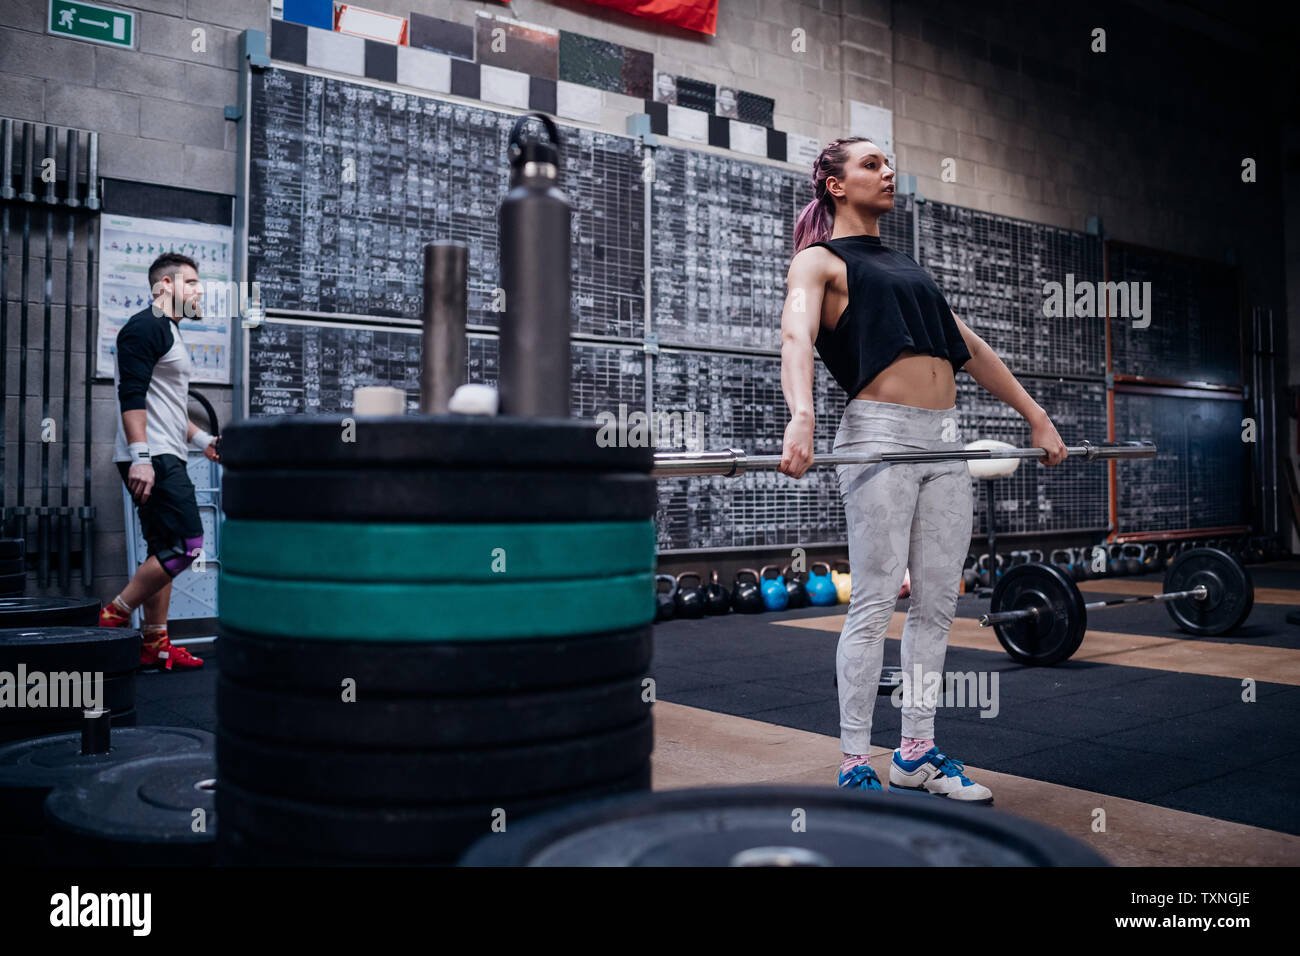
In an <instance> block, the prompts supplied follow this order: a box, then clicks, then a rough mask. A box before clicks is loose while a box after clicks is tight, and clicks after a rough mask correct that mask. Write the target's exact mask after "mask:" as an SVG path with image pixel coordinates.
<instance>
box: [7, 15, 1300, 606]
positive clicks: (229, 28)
mask: <svg viewBox="0 0 1300 956" xmlns="http://www.w3.org/2000/svg"><path fill="white" fill-rule="evenodd" d="M114 5H115V6H118V7H122V8H125V9H130V10H134V11H135V12H136V13H137V14H138V36H139V49H138V50H137V51H121V50H115V49H110V48H106V47H100V46H96V45H93V44H89V43H83V42H78V41H74V40H66V39H58V38H54V37H49V36H46V35H45V34H44V17H45V7H46V5H45V3H43V2H41V3H33V2H30V0H0V104H3V105H2V106H0V113H3V114H4V115H8V116H12V117H15V118H18V119H30V120H34V121H39V122H46V123H53V124H59V125H68V126H76V127H81V128H84V129H92V130H96V131H98V132H99V133H100V134H101V171H102V173H103V175H105V176H109V177H116V178H121V179H127V180H136V181H142V182H153V183H159V184H163V185H169V186H178V187H186V188H190V189H198V190H206V191H211V192H218V193H226V194H230V193H233V192H234V188H235V170H236V153H235V146H236V128H235V124H234V123H231V122H229V121H227V120H225V119H224V116H223V112H222V107H223V106H225V105H226V104H227V103H232V102H234V99H235V91H236V80H237V75H238V73H237V68H238V63H237V38H238V34H239V32H240V31H241V30H244V29H250V28H251V29H261V30H265V29H267V28H268V24H269V18H270V3H269V2H268V0H123V2H117V3H115V4H114ZM365 5H367V6H369V7H371V8H373V9H377V10H381V11H385V12H389V13H394V14H398V15H402V16H405V15H407V14H409V13H410V12H412V11H415V12H418V13H422V14H426V15H429V16H435V17H441V18H444V19H448V20H453V21H456V22H459V23H464V24H473V23H474V22H475V21H476V18H477V15H478V12H479V11H480V10H485V11H488V12H491V13H494V14H500V15H506V16H513V17H514V18H516V19H519V20H522V21H525V22H529V23H535V24H539V25H543V26H549V27H555V28H559V29H565V30H573V31H577V32H581V33H584V34H587V35H590V36H596V37H599V38H602V39H605V40H609V41H612V42H616V43H621V44H625V45H627V46H630V47H634V48H637V49H641V50H648V51H650V52H652V53H653V54H654V55H655V67H656V69H661V70H666V71H669V72H672V73H676V74H680V75H685V76H691V77H696V78H699V79H703V80H706V81H710V82H715V83H718V84H725V85H731V86H735V87H738V88H740V89H744V90H748V91H752V92H754V93H758V94H761V95H765V96H770V97H772V98H773V99H774V100H775V113H774V125H775V126H776V127H777V128H778V129H782V130H786V131H789V132H792V133H797V134H800V135H805V136H813V137H816V138H817V139H819V140H822V141H826V140H829V139H831V138H834V137H836V136H840V135H844V134H846V133H847V132H850V130H848V124H849V117H850V109H851V103H852V102H853V101H858V102H862V103H867V104H871V105H874V106H880V107H885V108H887V109H890V110H892V111H893V116H894V136H895V147H896V153H897V159H898V166H899V168H900V170H901V171H903V172H910V173H914V174H915V175H916V176H917V181H918V186H919V189H920V191H921V193H922V194H923V195H925V196H927V197H930V198H933V199H937V200H943V201H947V202H954V203H959V204H961V205H965V206H969V207H973V208H977V209H983V210H989V211H993V212H998V213H1004V214H1007V215H1011V216H1018V217H1023V218H1026V219H1031V220H1036V221H1042V222H1049V223H1055V224H1059V225H1062V226H1067V227H1070V228H1074V229H1081V228H1083V226H1084V223H1085V220H1086V217H1087V216H1089V215H1100V216H1101V217H1103V219H1104V222H1105V226H1106V229H1107V231H1108V233H1109V234H1111V235H1112V236H1114V237H1116V238H1121V239H1125V240H1129V241H1133V242H1138V243H1141V244H1144V245H1149V246H1153V247H1158V248H1163V249H1168V250H1172V251H1176V252H1183V253H1187V254H1192V255H1198V256H1204V257H1207V258H1210V259H1215V260H1219V261H1223V259H1224V256H1225V253H1226V250H1228V249H1231V250H1232V251H1233V253H1234V254H1235V256H1236V260H1237V262H1238V263H1239V264H1240V265H1241V266H1242V268H1243V272H1244V275H1245V280H1246V292H1247V295H1248V296H1249V297H1250V299H1251V301H1259V302H1267V303H1270V304H1273V305H1274V306H1275V308H1276V309H1277V310H1278V311H1279V312H1284V313H1288V314H1290V315H1292V316H1295V314H1296V310H1295V309H1294V308H1290V309H1289V310H1288V303H1287V300H1286V298H1285V287H1284V280H1283V276H1284V246H1283V244H1282V243H1280V242H1279V241H1278V238H1277V237H1278V236H1280V235H1282V234H1283V231H1284V223H1283V221H1282V218H1281V214H1280V210H1281V209H1282V208H1283V202H1282V188H1281V181H1282V177H1281V175H1279V174H1278V172H1277V170H1278V169H1279V168H1280V167H1281V165H1282V163H1281V150H1280V143H1279V140H1278V137H1277V135H1276V130H1277V127H1278V121H1277V117H1278V113H1279V112H1280V110H1281V108H1282V106H1283V105H1284V104H1283V103H1282V102H1281V98H1282V96H1283V94H1284V93H1285V92H1286V88H1285V84H1277V83H1270V82H1269V81H1268V79H1267V76H1268V71H1270V70H1273V69H1276V68H1277V67H1278V66H1279V63H1278V58H1279V57H1280V56H1281V52H1280V49H1279V48H1278V47H1276V46H1267V45H1266V42H1265V41H1266V38H1267V35H1268V34H1269V32H1270V31H1269V27H1268V25H1267V24H1266V23H1259V22H1254V21H1252V22H1248V23H1247V22H1243V23H1241V24H1233V23H1230V22H1229V20H1228V19H1227V18H1224V19H1215V20H1210V19H1209V18H1208V16H1207V15H1206V14H1204V13H1199V12H1196V11H1194V10H1190V9H1188V8H1186V7H1183V6H1181V5H1176V4H1172V3H1165V2H1162V0H1130V2H1121V0H1105V2H1100V3H1096V4H1089V5H1087V6H1086V7H1084V8H1077V9H1076V8H1072V7H1069V6H1059V5H1052V6H1049V5H1024V4H1018V3H1014V2H1011V0H984V2H974V0H925V2H897V0H720V2H719V12H718V28H717V36H715V37H706V36H703V35H701V34H696V33H692V32H690V31H685V30H681V29H678V28H675V27H671V26H667V25H662V24H657V23H655V22H653V21H650V20H646V19H643V18H639V17H634V16H631V15H628V14H624V13H621V12H618V11H615V10H611V9H608V8H605V7H601V6H596V5H592V4H588V3H586V2H584V0H514V2H513V3H511V4H510V5H509V7H499V6H496V5H482V4H478V3H474V2H470V0H366V4H365ZM1096 27H1102V28H1104V29H1105V30H1106V34H1107V52H1106V53H1093V52H1091V51H1090V46H1089V45H1090V43H1091V39H1092V38H1091V31H1092V30H1093V29H1094V28H1096ZM1252 30H1253V31H1255V32H1254V33H1253V34H1252V33H1250V32H1248V31H1252ZM196 31H198V32H197V33H196ZM794 31H802V36H803V38H804V43H805V46H804V48H803V49H802V50H800V51H796V50H795V48H794V46H793V40H794V38H795V36H796V34H795V32H794ZM199 38H201V40H202V49H196V47H197V46H199V43H198V39H199ZM1208 64H1213V68H1212V69H1210V68H1208V67H1207V65H1208ZM1225 77H1231V78H1232V82H1230V83H1229V82H1225ZM1243 88H1245V89H1250V90H1254V91H1255V94H1256V95H1253V96H1249V97H1242V96H1241V95H1240V91H1241V90H1242V89H1243ZM603 95H604V97H605V109H604V110H603V116H604V118H605V121H606V123H607V124H608V126H609V128H611V129H613V130H616V131H619V132H621V131H622V130H623V119H624V117H625V116H626V114H627V113H628V112H629V111H630V110H637V107H638V104H637V102H636V101H635V100H631V99H630V98H628V97H622V96H618V95H617V94H603ZM638 111H639V110H638ZM1246 156H1250V157H1253V158H1255V159H1256V161H1257V162H1258V163H1259V165H1260V169H1261V175H1260V181H1259V182H1258V183H1255V184H1253V185H1244V184H1242V183H1241V181H1240V163H1241V160H1242V158H1243V157H1246ZM946 164H950V165H951V166H952V168H953V169H954V170H955V173H956V176H955V179H953V180H952V181H948V180H947V179H945V177H944V176H943V174H942V171H943V169H944V168H945V165H946ZM1295 175H1296V174H1295V173H1294V172H1293V173H1292V176H1293V177H1294V176H1295ZM810 198H811V194H810ZM1292 237H1293V238H1295V234H1294V232H1293V233H1292ZM61 241H62V240H61V238H60V239H59V240H58V241H56V243H55V253H56V256H61V255H62V252H61V249H60V243H61ZM38 245H39V243H38ZM1292 258H1293V259H1294V256H1292ZM33 268H34V269H35V268H36V267H35V266H34V267H33ZM17 270H18V265H17V263H16V262H15V261H14V260H13V259H12V258H11V260H10V274H9V280H10V284H9V290H10V291H9V297H10V307H11V315H12V314H15V310H16V308H17V298H18V295H19V292H18V288H19V287H18V283H17V281H16V279H17V275H18V272H17ZM55 276H56V279H55V283H54V285H55V297H56V302H57V301H59V300H58V297H59V296H60V295H61V294H62V293H61V291H60V290H61V281H62V280H61V266H60V264H59V263H58V262H57V261H56V268H55ZM33 279H34V280H35V281H33V284H32V286H31V290H32V291H31V292H30V294H29V298H31V299H37V298H39V296H40V290H41V283H40V276H39V275H34V276H33ZM83 297H84V288H74V290H73V301H74V305H75V306H76V315H75V322H74V329H73V351H74V367H76V368H79V367H80V364H81V353H82V343H83V341H84V333H83V331H82V330H83V329H84V325H82V324H80V323H84V303H82V302H81V298H83ZM38 308H39V306H38ZM37 315H38V318H37V319H36V324H37V325H39V312H38V313H37ZM54 324H55V327H56V330H57V333H56V335H55V336H54V339H55V344H56V348H57V347H58V345H59V343H60V342H61V335H62V331H61V330H62V316H61V314H59V313H58V312H57V310H56V320H55V323H54ZM1292 324H1293V325H1297V324H1300V320H1298V319H1296V318H1292ZM38 334H39V333H38ZM1280 344H1281V345H1282V347H1283V349H1284V352H1283V354H1286V353H1285V349H1286V348H1287V345H1286V343H1280ZM39 349H40V343H39V341H37V340H34V341H32V342H30V343H29V352H28V356H29V362H33V363H34V365H33V367H34V368H37V369H39V363H40V354H39ZM5 357H6V360H7V361H8V362H9V369H10V377H9V380H8V388H7V394H6V396H5V414H6V416H7V421H8V427H9V428H10V429H11V431H10V432H9V434H10V435H12V434H13V431H12V429H13V428H14V426H15V424H16V416H17V408H16V396H17V394H18V391H17V389H18V382H17V376H16V368H17V358H18V355H17V335H16V332H15V330H14V329H13V328H12V326H11V330H10V337H9V342H8V343H7V349H6V353H5ZM59 361H61V357H60V358H59ZM56 364H57V363H56ZM56 381H59V379H57V377H56ZM36 383H37V386H36V387H37V388H38V387H39V377H37V378H36ZM32 387H33V386H32V385H30V384H29V388H28V393H29V396H31V395H33V392H32ZM204 391H205V392H206V393H207V394H209V395H210V396H211V397H212V398H213V400H214V402H215V404H216V405H217V408H218V413H219V414H221V415H222V417H223V419H228V418H229V414H230V400H229V392H228V390H227V389H223V388H216V387H212V386H208V387H206V388H205V389H204ZM79 394H80V392H79V390H78V389H76V388H75V387H74V401H73V406H74V407H73V420H74V426H73V429H72V436H71V437H72V438H77V439H79V435H80V430H79V425H78V424H77V423H78V422H79V421H80V419H79V417H78V416H79V415H80V414H81V413H82V412H81V409H80V407H79V398H78V396H79ZM94 395H95V398H94V408H93V410H92V417H93V425H94V442H93V447H92V449H91V455H92V462H93V467H94V476H95V477H94V487H93V491H94V498H95V501H96V503H97V504H98V505H99V508H100V514H99V529H100V532H101V533H100V535H99V538H98V540H97V545H96V570H97V578H96V586H95V591H96V594H97V595H98V596H100V597H101V598H108V597H111V596H112V595H113V594H114V593H116V591H117V590H118V589H119V588H120V586H121V584H122V583H123V580H124V578H123V574H124V570H125V568H124V558H123V555H124V548H123V543H122V540H121V535H122V527H123V525H122V516H121V511H120V506H119V502H120V490H119V489H120V484H119V482H118V479H117V475H116V472H115V470H114V469H113V468H112V466H111V464H110V462H109V459H110V457H111V454H110V451H111V449H110V446H111V442H112V436H113V432H114V415H115V414H116V413H115V408H114V405H113V402H114V396H113V394H112V389H111V385H109V384H107V383H102V382H101V383H96V385H95V391H94ZM39 407H40V406H39V400H37V401H36V402H35V404H34V406H33V404H32V403H30V402H29V407H28V416H29V417H28V422H29V428H31V427H34V426H33V421H36V422H38V421H39ZM33 408H34V409H35V411H33ZM33 416H35V419H33ZM1283 421H1284V422H1285V420H1283ZM81 454H83V450H82V449H80V447H79V444H78V442H74V444H73V462H74V464H73V469H72V472H73V478H74V481H73V486H74V488H79V487H80V464H79V462H80V457H79V456H80V455H81ZM9 460H10V462H11V463H12V462H13V460H14V449H13V447H12V444H11V447H10V454H9ZM33 461H37V462H38V461H39V458H38V451H37V452H36V453H33V454H29V464H28V481H29V488H30V487H31V485H30V482H31V481H32V468H33V467H37V468H38V466H34V465H33ZM6 471H7V475H6V480H7V483H8V485H9V494H8V496H7V499H6V500H9V501H12V487H13V474H12V472H13V465H12V464H10V466H9V467H8V468H7V469H6ZM37 474H39V470H38V472H37ZM75 501H79V495H78V494H76V493H74V502H75Z"/></svg>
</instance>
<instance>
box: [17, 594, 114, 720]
mask: <svg viewBox="0 0 1300 956" xmlns="http://www.w3.org/2000/svg"><path fill="white" fill-rule="evenodd" d="M8 601H9V602H14V603H18V602H22V603H23V604H25V605H27V608H26V610H28V611H29V612H30V614H29V615H27V616H34V617H36V619H38V620H40V619H46V620H60V619H69V618H72V619H75V618H76V617H77V616H78V614H79V608H80V605H82V604H83V603H84V602H78V601H68V600H67V599H63V598H34V597H28V598H11V599H8ZM0 603H8V602H0ZM68 604H72V605H73V606H72V607H68V606H67V605H68ZM89 607H90V609H91V610H92V611H93V612H95V613H97V612H98V608H99V605H98V604H93V605H89ZM21 616H23V615H19V614H13V615H6V614H3V613H0V624H7V623H9V618H10V617H21ZM139 666H140V632H139V631H132V630H128V629H125V628H121V629H119V628H107V627H93V626H91V627H84V626H83V627H71V626H63V625H56V626H49V627H36V626H34V627H9V628H0V673H5V674H12V675H13V677H12V678H11V679H9V678H6V684H7V686H6V687H5V688H4V689H2V690H0V742H3V741H9V740H26V739H27V738H30V737H43V736H45V735H47V734H60V733H65V732H67V731H71V730H76V729H78V728H79V727H80V726H81V721H82V714H83V712H84V711H85V710H86V709H88V708H90V707H92V706H95V705H97V706H99V707H101V708H103V709H104V710H107V711H110V712H111V714H112V716H111V718H110V719H111V720H112V722H113V726H114V727H130V726H133V725H134V724H135V722H136V714H135V673H136V670H137V668H139ZM10 680H12V683H10V682H9V681H10Z"/></svg>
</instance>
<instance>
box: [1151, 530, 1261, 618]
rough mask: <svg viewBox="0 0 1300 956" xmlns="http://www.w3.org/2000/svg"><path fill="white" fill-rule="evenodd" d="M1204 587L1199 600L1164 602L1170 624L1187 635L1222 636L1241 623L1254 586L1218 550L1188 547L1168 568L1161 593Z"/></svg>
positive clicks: (1247, 574) (1243, 569)
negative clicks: (1202, 594) (1187, 633)
mask: <svg viewBox="0 0 1300 956" xmlns="http://www.w3.org/2000/svg"><path fill="white" fill-rule="evenodd" d="M1199 586H1204V587H1205V590H1206V596H1205V598H1204V599H1203V600H1197V599H1196V598H1192V597H1183V598H1176V599H1174V600H1172V601H1165V602H1164V605H1165V609H1166V610H1167V611H1168V612H1169V616H1170V617H1172V618H1173V619H1174V622H1175V623H1176V624H1177V625H1178V626H1179V627H1180V628H1182V629H1183V630H1184V631H1187V632H1189V633H1191V634H1224V633H1227V632H1228V631H1231V630H1235V629H1236V628H1238V627H1240V626H1241V625H1242V624H1244V623H1245V621H1246V618H1247V617H1248V616H1249V615H1250V609H1251V607H1253V606H1254V603H1255V585H1254V583H1253V582H1252V580H1251V577H1250V572H1249V571H1248V570H1247V569H1246V566H1245V565H1243V564H1242V563H1241V562H1240V561H1238V560H1237V559H1236V558H1234V557H1233V556H1232V555H1231V554H1228V553H1227V552H1226V551H1221V550H1219V549H1218V548H1192V549H1191V550H1189V551H1184V552H1182V553H1181V554H1180V555H1178V557H1177V558H1175V559H1174V563H1173V564H1171V565H1170V566H1169V571H1168V573H1167V574H1166V575H1165V583H1164V592H1165V593H1166V594H1168V593H1172V592H1174V591H1190V590H1192V589H1193V588H1196V587H1199Z"/></svg>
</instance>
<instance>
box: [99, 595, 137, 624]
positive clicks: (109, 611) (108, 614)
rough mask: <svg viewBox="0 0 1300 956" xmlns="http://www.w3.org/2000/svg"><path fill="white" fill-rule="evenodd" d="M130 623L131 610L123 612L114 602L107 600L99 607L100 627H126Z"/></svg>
mask: <svg viewBox="0 0 1300 956" xmlns="http://www.w3.org/2000/svg"><path fill="white" fill-rule="evenodd" d="M130 623H131V612H130V611H127V612H125V613H123V612H122V611H121V610H120V609H119V608H118V606H117V605H116V604H114V603H113V602H112V601H109V602H108V603H107V604H105V605H104V606H103V608H102V609H100V612H99V626H100V627H127V626H129V625H130Z"/></svg>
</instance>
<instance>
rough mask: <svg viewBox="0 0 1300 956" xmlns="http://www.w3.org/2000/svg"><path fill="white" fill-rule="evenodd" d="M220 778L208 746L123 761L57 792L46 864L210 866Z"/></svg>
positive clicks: (49, 810) (48, 821) (49, 812)
mask: <svg viewBox="0 0 1300 956" xmlns="http://www.w3.org/2000/svg"><path fill="white" fill-rule="evenodd" d="M196 733H197V732H196ZM204 737H207V735H206V734H205V735H204ZM216 776H217V762H216V756H215V754H214V753H213V752H212V749H211V747H206V748H204V749H200V750H195V751H190V752H179V753H172V754H166V755H162V756H152V757H144V758H141V759H139V760H129V761H126V762H123V763H117V764H114V765H113V766H109V767H105V768H104V769H101V770H99V771H97V772H95V773H92V774H86V775H85V776H83V777H81V778H80V779H78V780H75V781H68V782H66V783H64V784H63V785H62V786H59V787H56V788H55V789H54V790H53V791H51V793H50V795H49V796H48V797H46V798H45V863H46V864H47V865H50V866H76V867H79V866H209V865H211V863H212V860H213V848H214V847H215V845H216V834H217V819H216V814H215V812H214V810H215V807H214V802H215V801H214V797H215V792H216V782H217V781H216Z"/></svg>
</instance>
